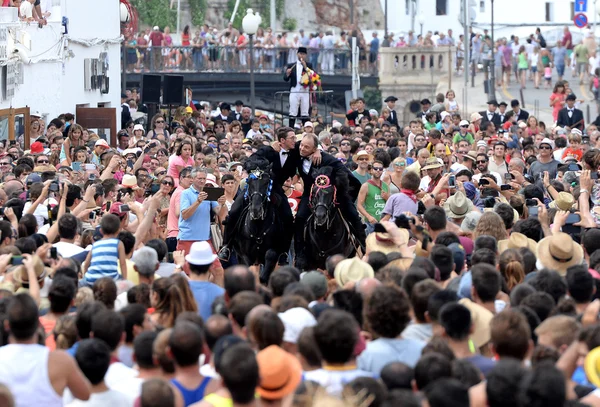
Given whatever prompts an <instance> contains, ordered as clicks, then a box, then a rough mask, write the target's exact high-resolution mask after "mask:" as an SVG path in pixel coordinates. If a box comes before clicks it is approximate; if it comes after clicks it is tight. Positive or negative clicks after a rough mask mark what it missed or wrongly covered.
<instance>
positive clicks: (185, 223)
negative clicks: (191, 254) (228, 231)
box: [177, 186, 219, 241]
mask: <svg viewBox="0 0 600 407" xmlns="http://www.w3.org/2000/svg"><path fill="white" fill-rule="evenodd" d="M199 194H200V193H199V192H198V191H196V189H194V187H193V186H192V187H189V188H188V189H186V190H184V191H183V192H182V193H181V198H180V205H179V208H180V211H181V212H180V214H179V235H178V236H177V238H178V239H179V240H194V241H207V240H208V239H210V211H211V210H212V209H213V208H215V207H217V206H218V205H219V204H218V203H216V202H215V201H202V203H201V204H200V206H198V208H196V212H194V214H193V215H192V216H190V217H189V218H187V219H185V220H184V219H183V211H184V210H186V209H187V208H189V207H190V206H192V205H193V204H194V202H196V200H197V199H198V195H199Z"/></svg>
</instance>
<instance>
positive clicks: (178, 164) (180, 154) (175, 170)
mask: <svg viewBox="0 0 600 407" xmlns="http://www.w3.org/2000/svg"><path fill="white" fill-rule="evenodd" d="M175 154H176V156H175V157H173V159H172V160H171V162H170V163H169V168H168V171H167V174H168V175H170V176H171V177H173V179H174V180H175V186H176V187H177V186H179V173H180V172H181V170H183V169H184V168H185V167H193V166H194V159H193V158H192V157H193V154H194V151H193V146H192V143H190V142H189V141H187V140H184V141H182V142H181V144H180V145H179V148H178V149H177V150H176V152H175Z"/></svg>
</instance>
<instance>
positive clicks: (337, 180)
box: [315, 166, 350, 196]
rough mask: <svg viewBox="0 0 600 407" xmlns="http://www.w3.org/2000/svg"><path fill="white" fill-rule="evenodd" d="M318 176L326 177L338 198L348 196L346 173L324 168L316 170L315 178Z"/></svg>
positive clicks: (328, 167) (327, 167)
mask: <svg viewBox="0 0 600 407" xmlns="http://www.w3.org/2000/svg"><path fill="white" fill-rule="evenodd" d="M318 175H327V176H328V177H329V179H330V181H331V183H332V184H333V185H335V187H336V189H337V194H338V196H340V194H341V195H346V194H348V191H349V189H350V181H349V179H348V174H347V173H346V171H341V170H340V171H336V170H334V169H333V167H330V166H326V167H322V168H319V169H317V170H316V172H315V177H316V176H318Z"/></svg>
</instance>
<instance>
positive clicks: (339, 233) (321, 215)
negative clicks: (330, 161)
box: [304, 167, 356, 270]
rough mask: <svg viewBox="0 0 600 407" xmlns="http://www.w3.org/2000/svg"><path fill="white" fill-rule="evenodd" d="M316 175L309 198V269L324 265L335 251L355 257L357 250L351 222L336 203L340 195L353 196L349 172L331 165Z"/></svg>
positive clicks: (307, 240)
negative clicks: (353, 239)
mask: <svg viewBox="0 0 600 407" xmlns="http://www.w3.org/2000/svg"><path fill="white" fill-rule="evenodd" d="M315 175H316V177H315V183H314V184H313V186H312V189H311V191H310V198H309V205H310V209H311V215H310V216H309V217H308V219H307V220H306V225H305V229H304V230H305V232H304V233H305V254H306V261H307V263H308V264H307V268H306V269H307V270H315V269H317V268H321V269H325V262H326V260H327V258H328V257H329V256H332V255H334V254H342V255H343V256H344V257H352V256H354V254H355V253H356V249H355V246H354V244H352V241H351V235H350V229H349V226H348V223H347V222H346V221H345V220H344V219H343V218H342V214H341V212H340V210H339V209H338V206H337V202H338V201H337V199H338V198H339V197H341V198H342V199H350V197H349V196H348V195H347V194H348V188H349V187H348V176H347V175H346V174H345V173H343V172H337V173H335V174H334V171H333V168H331V167H323V168H320V169H318V170H317V173H316V174H315Z"/></svg>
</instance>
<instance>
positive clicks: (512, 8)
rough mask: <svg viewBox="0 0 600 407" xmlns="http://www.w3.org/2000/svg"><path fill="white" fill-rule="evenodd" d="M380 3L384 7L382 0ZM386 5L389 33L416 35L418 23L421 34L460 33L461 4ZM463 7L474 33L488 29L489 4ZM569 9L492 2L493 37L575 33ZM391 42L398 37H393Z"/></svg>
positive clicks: (569, 5) (414, 1)
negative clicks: (564, 29)
mask: <svg viewBox="0 0 600 407" xmlns="http://www.w3.org/2000/svg"><path fill="white" fill-rule="evenodd" d="M380 1H381V4H382V5H384V3H385V1H386V0H380ZM387 3H388V27H389V28H388V30H389V31H390V32H393V33H399V32H407V31H408V30H410V29H411V27H414V31H415V32H416V33H419V32H420V30H421V27H420V24H419V21H420V20H422V21H423V22H424V24H423V32H424V33H425V32H427V31H440V30H443V31H447V30H448V29H452V30H453V31H454V35H455V36H456V37H457V36H458V34H460V33H462V32H463V31H464V29H463V26H462V25H461V23H460V21H459V15H460V14H461V4H462V0H387ZM467 3H469V4H470V6H469V9H471V10H474V11H475V16H471V19H472V20H473V22H474V25H475V30H476V31H482V30H483V28H489V26H490V24H491V21H492V12H491V11H492V9H491V7H492V0H467ZM587 3H588V12H587V16H588V19H589V21H590V23H592V22H593V21H594V14H595V13H594V0H587ZM573 5H574V0H495V1H494V27H495V29H494V34H495V35H496V36H497V37H500V36H510V35H511V34H515V35H519V36H524V35H529V34H530V33H533V32H534V31H535V27H536V25H538V24H550V23H554V24H555V25H556V26H564V25H567V26H570V27H571V28H572V31H573V32H577V31H579V29H578V28H576V27H575V25H574V24H573V17H574V12H573V11H574V7H573ZM413 7H414V9H413ZM413 10H414V15H415V18H414V24H413V17H412V15H413ZM598 10H600V5H599V6H598ZM597 18H598V17H597ZM598 22H600V19H598ZM540 28H541V29H542V31H543V32H544V31H549V30H552V28H553V27H545V26H541V27H540ZM599 31H600V30H599ZM395 38H398V36H397V35H396V36H395Z"/></svg>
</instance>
